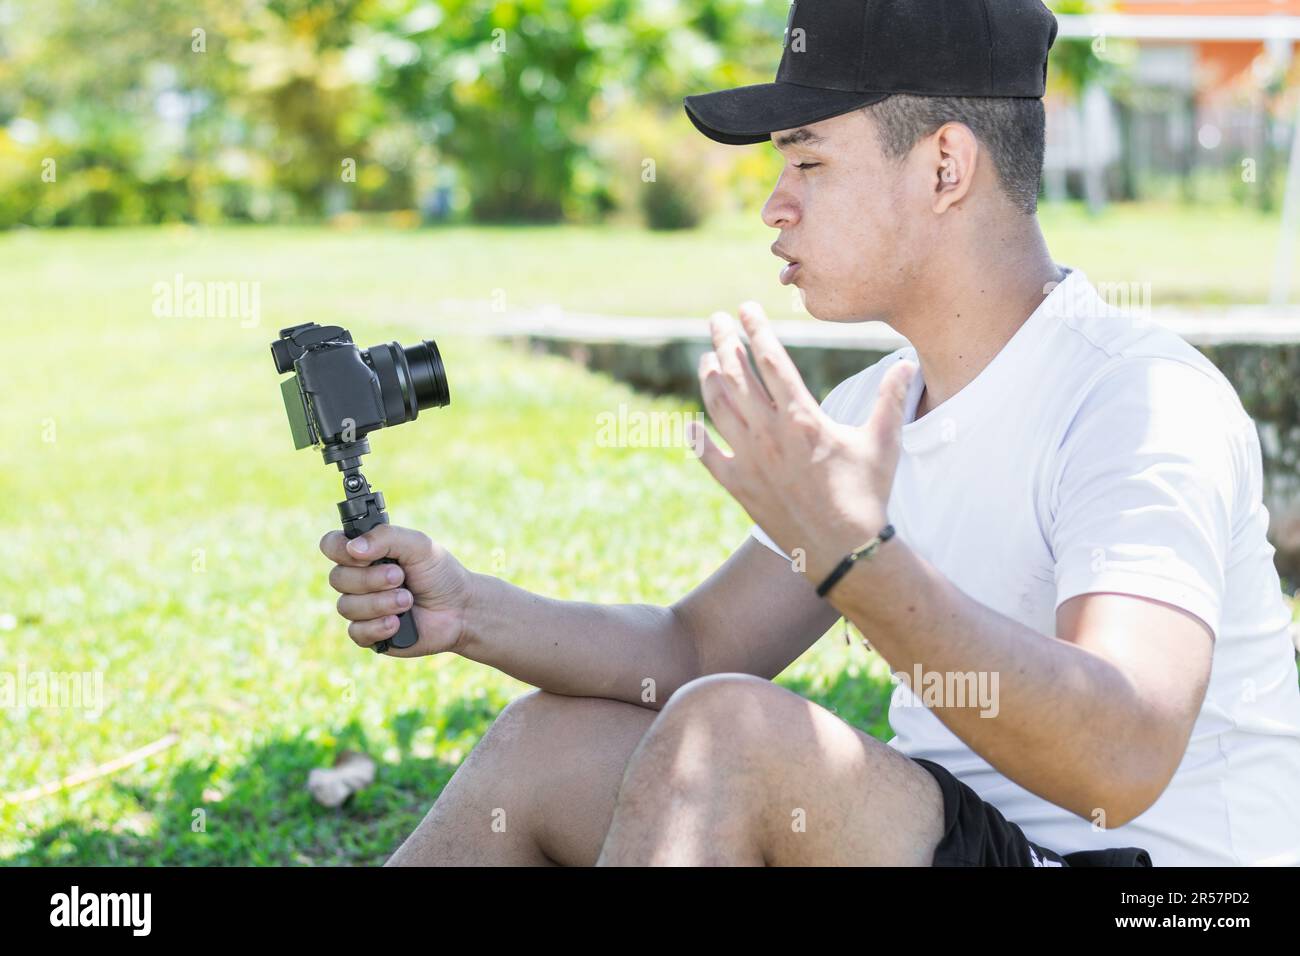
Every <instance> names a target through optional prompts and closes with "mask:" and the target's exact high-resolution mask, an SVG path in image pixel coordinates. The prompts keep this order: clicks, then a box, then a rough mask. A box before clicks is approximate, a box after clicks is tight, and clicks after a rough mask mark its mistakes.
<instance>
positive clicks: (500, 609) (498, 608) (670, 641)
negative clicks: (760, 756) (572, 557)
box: [456, 574, 698, 710]
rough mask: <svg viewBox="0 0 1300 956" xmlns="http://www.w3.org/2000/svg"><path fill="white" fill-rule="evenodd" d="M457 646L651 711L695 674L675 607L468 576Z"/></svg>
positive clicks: (573, 689) (504, 666)
mask: <svg viewBox="0 0 1300 956" xmlns="http://www.w3.org/2000/svg"><path fill="white" fill-rule="evenodd" d="M471 589H472V593H471V598H470V602H469V606H468V608H467V609H466V618H465V636H464V637H463V638H462V641H461V644H460V646H458V647H457V648H456V650H457V652H458V653H460V654H461V655H462V656H464V657H468V658H470V659H471V660H475V661H479V662H480V663H483V664H487V665H489V666H491V667H495V668H496V669H497V670H500V671H503V672H505V673H507V674H509V675H510V676H512V677H515V678H517V679H519V680H521V681H524V682H525V683H528V684H532V685H533V686H534V687H539V688H541V689H542V690H546V691H550V692H552V693H555V694H565V695H567V696H574V697H606V698H609V699H611V700H622V701H626V702H628V703H631V704H638V705H640V706H642V707H648V708H651V709H653V710H658V709H659V708H660V707H661V706H663V703H664V702H665V701H666V700H667V699H668V697H669V696H670V695H671V694H672V692H673V691H674V690H676V689H677V688H678V687H680V686H681V685H682V684H684V683H686V682H687V681H689V680H691V679H692V678H693V677H695V676H696V671H697V669H698V668H697V660H696V652H695V643H694V641H693V639H692V638H691V636H690V634H689V632H688V631H687V630H686V629H685V627H684V626H683V625H682V622H681V620H680V619H679V618H678V616H677V614H676V613H675V612H674V611H673V610H672V609H671V608H667V607H659V606H656V605H650V604H612V605H603V604H590V603H587V602H583V601H558V600H555V599H552V598H547V597H542V596H541V595H538V594H533V593H532V592H530V591H526V590H524V589H523V588H520V587H517V586H516V585H513V584H511V583H509V582H508V581H503V580H501V579H500V578H495V577H492V576H490V575H486V574H473V575H471Z"/></svg>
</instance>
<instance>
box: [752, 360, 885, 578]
mask: <svg viewBox="0 0 1300 956" xmlns="http://www.w3.org/2000/svg"><path fill="white" fill-rule="evenodd" d="M873 368H874V366H873ZM871 371H872V369H871V368H867V369H864V370H863V371H861V372H859V373H858V374H857V375H854V376H851V377H849V378H846V379H845V380H844V381H842V382H840V383H839V384H838V385H836V386H835V387H834V388H833V389H831V392H830V394H829V395H827V396H826V398H825V400H823V401H822V411H824V412H825V413H826V414H827V415H829V416H830V417H831V418H832V419H834V420H835V421H837V422H844V421H847V420H848V418H849V417H850V416H851V415H853V414H854V412H855V410H856V409H857V406H859V405H860V404H861V402H862V400H863V399H864V398H865V396H866V392H867V389H868V386H869V378H868V377H869V375H870V374H871ZM859 411H860V410H859ZM862 420H863V421H866V419H865V417H864V418H863V419H862ZM749 534H750V537H752V538H755V539H756V540H758V541H759V543H761V544H765V545H767V546H768V547H769V548H771V549H772V550H773V551H775V552H776V553H777V554H779V555H780V556H781V557H783V558H785V559H786V560H787V561H789V560H790V555H788V554H786V553H785V552H784V551H782V550H781V549H780V548H779V547H777V544H776V542H775V541H773V540H772V539H771V538H770V537H768V534H767V532H766V531H764V530H763V529H762V528H761V527H759V526H758V525H757V524H755V525H751V526H750V529H749Z"/></svg>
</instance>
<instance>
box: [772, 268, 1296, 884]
mask: <svg viewBox="0 0 1300 956" xmlns="http://www.w3.org/2000/svg"><path fill="white" fill-rule="evenodd" d="M903 358H906V359H910V360H911V361H914V362H915V361H916V350H915V349H913V348H910V347H908V348H902V349H899V350H898V351H896V352H894V353H892V354H891V355H888V356H886V357H885V358H883V359H881V360H880V361H879V362H877V363H876V364H874V365H872V366H871V367H870V368H867V369H865V370H863V371H861V372H859V373H858V374H856V375H854V376H852V377H851V378H849V379H847V380H845V381H843V382H841V383H840V384H839V385H837V386H836V387H835V389H834V390H833V391H832V392H831V393H830V395H829V396H827V398H826V401H825V402H823V403H822V407H823V408H824V409H825V411H826V413H827V414H828V415H829V416H830V417H831V418H833V419H835V420H836V421H839V422H845V423H849V424H855V425H856V424H862V423H863V422H865V421H866V419H867V417H868V415H869V414H870V412H871V408H872V406H873V404H874V402H875V398H876V391H877V387H878V385H879V381H880V378H881V376H882V374H883V372H884V370H885V369H887V368H888V367H889V366H890V365H891V364H893V363H894V362H896V361H898V360H899V359H903ZM923 387H924V380H923V378H922V375H920V374H918V375H917V376H915V378H914V380H913V383H912V388H911V391H910V393H909V396H908V402H907V409H906V416H905V422H906V424H904V425H903V450H902V454H901V457H900V461H899V465H898V471H897V474H896V476H895V479H894V486H893V491H892V492H891V495H890V499H889V504H888V512H889V516H890V521H891V523H892V524H893V525H894V527H895V528H896V529H897V531H898V534H899V537H900V539H901V540H904V541H906V542H907V544H908V546H909V547H911V548H912V549H914V550H915V551H916V552H917V553H919V554H920V555H921V556H922V557H924V558H925V559H926V560H928V561H929V562H930V563H931V564H933V565H934V566H935V567H936V568H937V569H938V570H939V571H941V572H942V573H943V574H944V575H946V576H947V577H948V579H949V580H951V581H952V583H953V584H955V585H956V586H957V587H959V588H960V589H961V590H962V591H964V592H965V593H966V594H968V595H970V596H971V597H972V598H974V599H975V600H977V601H979V602H980V603H982V604H984V605H987V606H988V607H990V608H993V609H994V610H995V611H998V612H999V613H1001V614H1004V615H1006V616H1007V617H1010V618H1012V619H1014V620H1016V621H1019V622H1020V623H1022V624H1024V625H1025V626H1027V627H1030V628H1032V629H1034V630H1035V631H1038V632H1039V633H1041V634H1044V635H1053V636H1054V635H1055V633H1056V629H1055V628H1056V619H1055V614H1056V609H1057V607H1058V606H1060V605H1061V604H1062V603H1063V602H1064V601H1066V600H1067V599H1069V598H1071V597H1074V596H1076V595H1079V594H1084V593H1087V592H1092V591H1117V592H1122V593H1125V594H1136V595H1142V596H1146V597H1150V598H1154V599H1156V600H1159V601H1164V602H1167V603H1169V604H1173V605H1176V606H1178V607H1180V608H1184V609H1186V610H1187V611H1190V612H1191V613H1192V614H1194V615H1196V616H1197V617H1199V618H1200V619H1201V620H1203V621H1204V622H1205V623H1206V624H1207V625H1209V627H1210V628H1211V629H1212V630H1213V631H1214V634H1215V638H1216V640H1215V647H1214V659H1213V668H1212V674H1211V678H1210V684H1209V688H1208V691H1207V693H1206V696H1205V702H1204V704H1203V705H1202V707H1201V711H1200V714H1199V715H1198V716H1197V719H1196V724H1195V727H1194V729H1193V731H1192V735H1191V740H1190V741H1189V743H1188V746H1187V751H1186V753H1185V754H1184V756H1183V759H1182V762H1181V763H1180V764H1179V766H1178V770H1177V772H1176V773H1175V775H1174V778H1173V780H1172V781H1171V782H1170V784H1169V786H1168V788H1167V789H1166V790H1165V792H1164V793H1162V794H1161V796H1160V797H1159V799H1158V800H1157V801H1156V802H1155V803H1154V804H1153V805H1152V806H1151V807H1150V808H1148V809H1147V810H1146V812H1144V813H1143V814H1142V815H1141V816H1139V817H1137V818H1136V819H1134V820H1132V821H1130V822H1129V823H1127V824H1125V825H1124V826H1122V827H1118V828H1113V829H1109V830H1104V829H1099V828H1097V827H1094V826H1093V824H1092V821H1090V820H1086V819H1084V818H1082V817H1079V816H1076V815H1075V814H1073V813H1071V812H1070V811H1068V810H1065V809H1063V808H1061V807H1058V806H1056V805H1054V804H1052V803H1049V802H1048V801H1046V800H1044V799H1042V798H1041V797H1038V796H1036V795H1034V794H1033V793H1030V792H1029V791H1028V790H1025V789H1024V788H1023V787H1020V786H1019V785H1017V784H1015V783H1013V782H1011V781H1010V780H1009V779H1007V778H1006V777H1004V776H1003V775H1002V774H1000V773H999V772H998V771H996V770H995V769H993V768H992V767H991V766H990V765H989V764H988V763H987V762H986V761H985V760H984V759H983V758H982V757H980V756H979V755H978V754H976V753H975V752H973V751H972V750H971V749H970V748H969V747H968V746H967V745H966V744H965V743H964V742H963V741H962V740H961V739H959V738H958V737H957V736H956V735H955V734H953V733H952V731H950V730H949V729H948V728H947V727H946V726H944V724H943V723H942V722H941V721H940V720H939V719H938V718H937V717H936V716H935V715H934V714H933V713H932V712H931V711H930V710H929V709H927V708H925V707H924V706H923V705H922V704H921V700H920V698H919V697H917V696H916V694H914V693H913V692H912V691H911V690H910V689H908V687H907V686H906V685H904V684H901V683H900V684H899V685H898V687H897V688H896V689H895V692H894V695H893V699H892V701H891V704H890V709H889V722H890V725H891V727H892V728H893V730H894V733H895V735H896V736H895V737H894V738H893V739H892V740H890V741H889V745H890V746H891V747H894V748H896V749H897V750H899V751H901V752H902V753H905V754H908V755H910V756H914V757H926V758H929V759H931V760H934V761H936V762H938V763H941V764H943V765H944V766H945V767H947V768H948V770H949V771H950V772H952V773H953V774H954V775H955V776H956V777H957V778H958V779H960V780H961V781H963V782H964V783H966V784H967V785H968V786H969V787H971V788H972V789H973V790H975V792H976V793H978V794H979V795H980V797H981V798H982V799H984V800H986V801H987V802H989V803H991V804H993V805H994V806H996V807H997V808H998V810H999V811H1001V813H1002V814H1003V816H1005V817H1006V818H1007V819H1008V820H1010V821H1012V822H1013V823H1016V824H1018V825H1019V826H1020V827H1021V828H1022V829H1023V830H1024V832H1025V835H1026V836H1027V837H1028V838H1029V839H1030V840H1032V841H1033V842H1035V843H1038V844H1041V845H1043V846H1046V847H1049V848H1051V849H1053V850H1056V851H1057V852H1059V853H1070V852H1073V851H1075V850H1087V849H1099V848H1103V847H1113V846H1140V847H1145V848H1146V849H1147V850H1148V851H1149V852H1150V854H1151V858H1152V862H1153V863H1154V864H1155V865H1156V866H1178V865H1237V864H1257V863H1271V864H1289V865H1297V864H1300V689H1297V680H1296V665H1295V650H1294V647H1293V645H1292V642H1291V638H1290V635H1289V633H1288V628H1289V622H1290V619H1291V615H1290V611H1289V609H1288V607H1287V605H1286V601H1285V600H1284V599H1283V597H1282V592H1281V583H1280V581H1279V579H1278V576H1277V571H1276V570H1275V568H1274V564H1273V546H1272V545H1271V544H1269V542H1268V540H1267V539H1266V538H1265V531H1266V529H1267V528H1268V511H1267V510H1266V508H1265V507H1264V505H1263V502H1262V496H1263V478H1262V471H1263V468H1262V462H1261V455H1260V447H1259V439H1258V435H1257V433H1256V430H1255V426H1254V423H1253V421H1252V420H1251V419H1250V416H1249V415H1248V414H1247V413H1246V411H1245V410H1244V409H1243V408H1242V406H1241V402H1240V400H1239V399H1238V397H1237V394H1236V391H1235V390H1234V389H1233V387H1232V385H1231V383H1229V382H1228V380H1227V379H1226V378H1224V377H1223V375H1222V374H1221V373H1220V372H1219V371H1218V369H1216V368H1215V367H1214V365H1213V364H1211V363H1210V361H1209V360H1208V359H1206V358H1205V357H1204V356H1202V355H1201V354H1200V353H1199V352H1197V351H1196V349H1194V348H1193V347H1192V346H1190V345H1188V344H1187V343H1186V342H1185V341H1183V339H1181V338H1180V337H1179V336H1178V335H1177V334H1175V333H1174V332H1172V331H1170V330H1169V329H1166V328H1164V327H1163V326H1160V325H1158V324H1155V323H1152V322H1150V321H1148V320H1145V319H1141V318H1136V317H1132V316H1129V315H1125V314H1122V313H1120V312H1118V311H1116V310H1114V309H1111V308H1109V307H1108V306H1107V305H1106V304H1105V303H1104V302H1103V300H1102V299H1101V298H1100V297H1099V296H1098V294H1097V291H1096V290H1095V289H1094V288H1093V286H1092V285H1091V284H1090V283H1089V282H1088V280H1087V278H1086V277H1085V276H1084V275H1083V273H1081V272H1079V271H1077V270H1074V271H1070V272H1069V274H1068V275H1067V276H1066V278H1065V279H1064V280H1063V281H1062V282H1061V283H1060V284H1059V285H1058V286H1057V287H1056V288H1055V289H1054V290H1052V292H1051V294H1050V295H1049V296H1047V298H1046V299H1045V300H1044V301H1043V303H1042V305H1041V306H1040V307H1039V308H1038V309H1037V310H1036V311H1035V312H1034V314H1033V315H1032V316H1030V317H1029V319H1028V320H1027V321H1026V322H1025V324H1024V325H1023V326H1021V328H1020V329H1019V330H1017V332H1016V334H1015V335H1014V336H1013V337H1012V338H1011V340H1010V341H1009V342H1008V343H1007V344H1006V346H1005V347H1003V349H1002V350H1001V351H1000V352H999V353H998V354H997V355H996V356H995V357H994V358H993V360H992V362H990V363H989V364H988V366H986V367H985V368H984V369H983V370H982V371H981V372H980V374H979V375H978V376H976V377H975V379H974V380H973V381H971V382H970V383H969V384H968V385H966V387H965V388H963V389H962V390H961V391H959V392H958V393H957V394H956V395H953V396H952V397H951V398H949V399H948V400H947V401H945V402H943V403H942V404H941V405H939V406H937V407H936V408H934V409H932V410H931V411H930V412H929V413H927V414H926V415H924V416H923V417H922V418H921V419H920V420H919V421H918V420H915V419H914V415H915V412H916V405H917V402H918V400H919V398H920V394H921V390H922V388H923ZM751 533H752V534H753V535H754V536H755V537H756V538H757V539H758V540H759V541H761V542H763V543H764V544H766V545H767V546H768V547H770V548H772V549H773V550H774V551H777V552H778V553H780V554H782V555H783V556H784V557H786V558H787V559H788V558H789V555H786V554H785V553H784V552H783V551H781V549H780V548H778V547H777V546H776V544H775V543H774V542H773V541H772V540H771V538H769V537H768V536H767V534H765V533H764V532H763V530H762V529H761V528H759V527H758V526H757V525H755V526H754V527H753V529H752V530H751ZM885 547H888V545H886V546H885ZM866 636H867V638H868V639H870V635H866ZM1044 639H1047V638H1046V637H1045V638H1044ZM922 664H924V662H922Z"/></svg>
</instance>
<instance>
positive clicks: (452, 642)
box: [320, 524, 471, 657]
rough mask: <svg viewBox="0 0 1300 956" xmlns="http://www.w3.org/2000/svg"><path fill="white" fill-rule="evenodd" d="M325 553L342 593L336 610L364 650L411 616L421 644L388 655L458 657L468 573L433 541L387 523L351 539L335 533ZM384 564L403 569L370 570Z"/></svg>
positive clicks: (326, 539) (324, 541) (327, 537)
mask: <svg viewBox="0 0 1300 956" xmlns="http://www.w3.org/2000/svg"><path fill="white" fill-rule="evenodd" d="M320 549H321V553H322V554H324V555H325V557H327V558H329V559H330V560H331V561H333V562H334V565H335V567H334V568H333V569H332V570H331V571H330V587H332V588H334V590H335V591H338V592H339V593H340V594H341V595H342V596H341V597H340V598H339V600H338V612H339V614H340V615H342V616H343V617H345V618H346V619H347V620H349V621H351V622H352V623H351V624H349V625H348V636H349V637H351V638H352V640H353V641H354V642H355V643H356V644H358V645H359V646H361V647H370V646H371V645H372V644H375V643H377V642H378V641H381V640H383V639H384V638H386V637H392V636H393V635H394V634H395V633H397V615H398V614H400V613H401V612H402V611H406V610H410V611H411V613H412V614H413V615H414V617H415V629H416V633H417V634H418V635H419V639H418V640H417V641H416V642H415V644H414V645H413V646H411V647H406V648H390V649H389V651H388V656H389V657H422V656H424V655H426V654H439V653H442V652H443V651H454V650H456V648H457V647H458V646H459V645H460V643H461V641H462V640H463V639H464V637H465V634H466V625H465V619H466V613H467V609H468V607H469V597H470V582H471V575H470V573H469V572H468V571H467V570H465V566H464V565H462V564H461V563H460V562H459V561H457V560H456V559H455V558H454V557H452V555H451V553H450V552H449V551H447V549H446V548H443V547H442V546H441V545H439V544H436V543H435V542H433V541H432V540H430V539H429V536H428V535H426V534H423V533H422V532H419V531H412V530H411V529H409V528H399V527H396V526H394V525H387V524H384V525H379V527H377V528H374V529H373V530H371V531H368V532H366V533H365V534H363V535H361V536H360V537H357V538H353V539H351V540H349V539H348V538H347V537H346V536H345V535H344V534H343V532H342V531H331V532H330V533H329V534H327V535H325V537H323V538H321V540H320ZM380 558H393V559H394V560H396V561H397V562H398V563H397V564H376V565H375V566H374V567H370V566H369V565H370V564H371V562H373V561H378V560H379V559H380ZM412 601H414V607H413V608H412Z"/></svg>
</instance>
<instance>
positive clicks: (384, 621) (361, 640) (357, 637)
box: [348, 614, 397, 647]
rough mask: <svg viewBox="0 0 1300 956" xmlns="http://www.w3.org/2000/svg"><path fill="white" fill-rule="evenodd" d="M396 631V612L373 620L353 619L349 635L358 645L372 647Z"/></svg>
mask: <svg viewBox="0 0 1300 956" xmlns="http://www.w3.org/2000/svg"><path fill="white" fill-rule="evenodd" d="M396 633H397V616H396V615H394V614H389V615H387V616H386V617H381V618H376V619H375V620H372V621H353V622H352V623H351V624H349V625H348V637H350V638H352V643H354V644H356V645H357V646H358V647H370V646H371V645H372V644H376V643H378V642H379V641H382V640H383V639H384V638H386V637H392V636H393V635H394V634H396Z"/></svg>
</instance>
